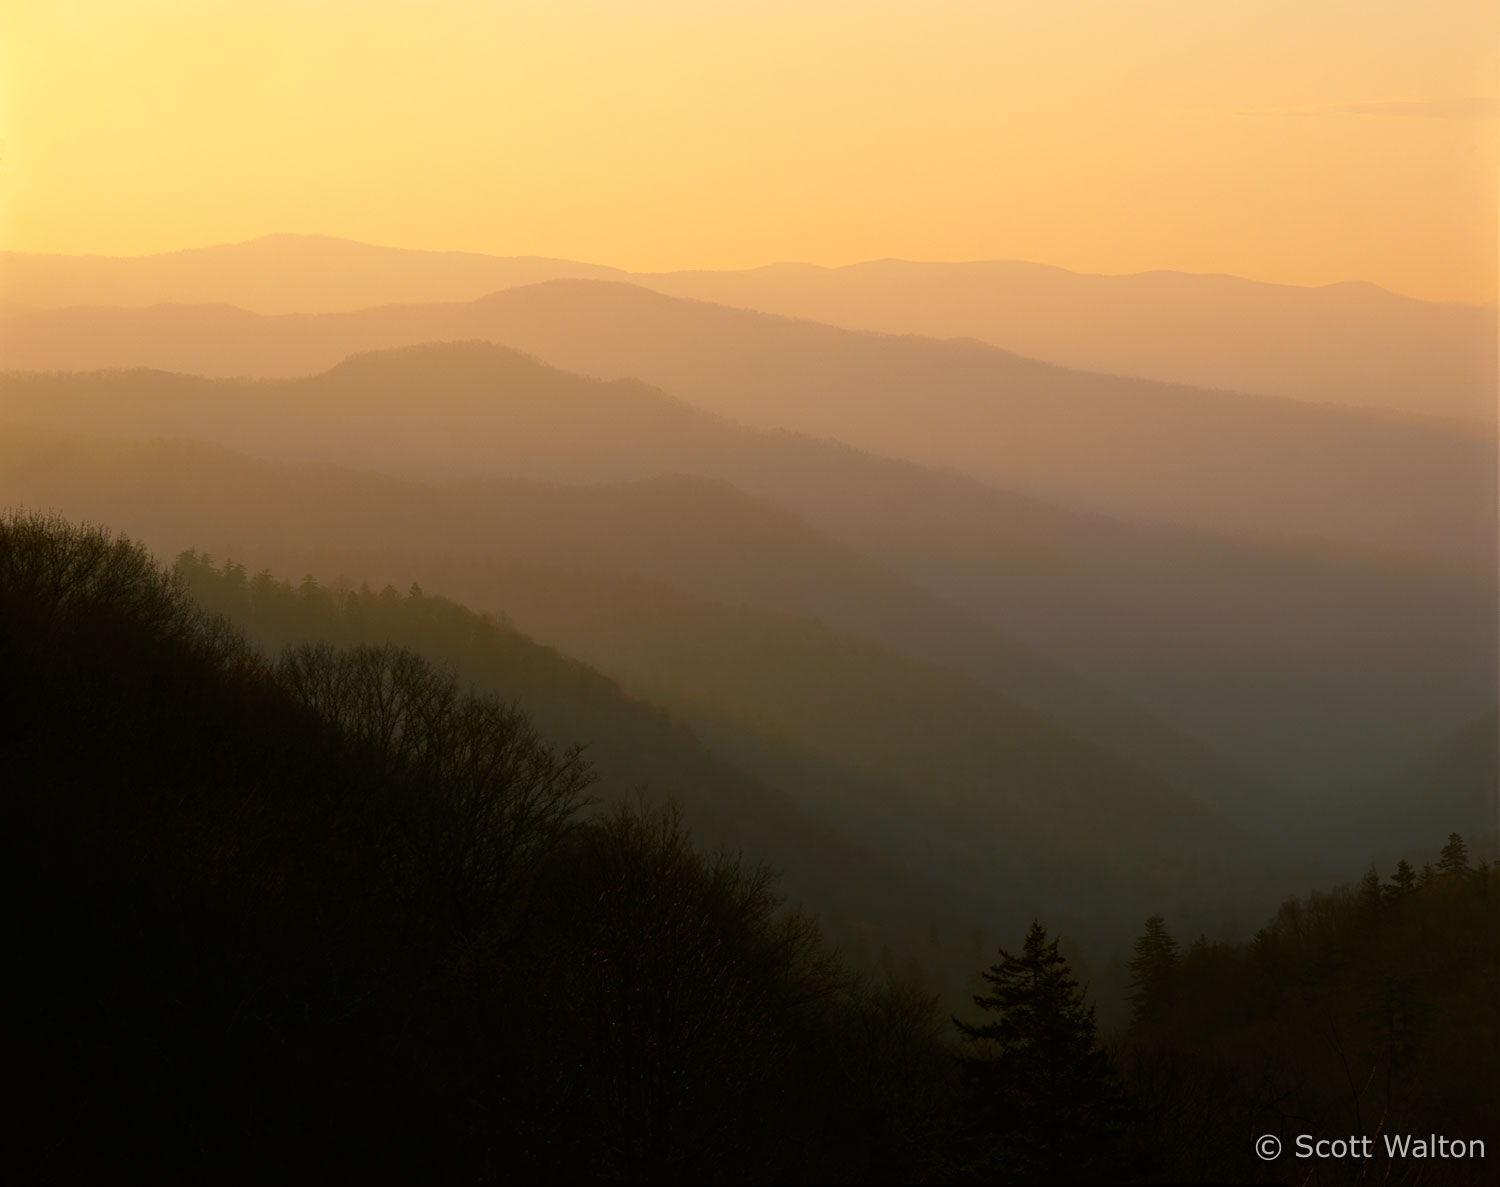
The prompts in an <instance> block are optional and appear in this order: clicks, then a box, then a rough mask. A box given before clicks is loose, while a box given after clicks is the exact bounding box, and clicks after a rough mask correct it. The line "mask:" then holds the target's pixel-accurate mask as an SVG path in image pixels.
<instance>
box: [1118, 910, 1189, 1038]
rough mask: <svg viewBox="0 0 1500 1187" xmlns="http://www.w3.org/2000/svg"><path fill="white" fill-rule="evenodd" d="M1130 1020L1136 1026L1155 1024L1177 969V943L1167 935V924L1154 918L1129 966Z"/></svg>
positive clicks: (1151, 919)
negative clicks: (1152, 1022)
mask: <svg viewBox="0 0 1500 1187" xmlns="http://www.w3.org/2000/svg"><path fill="white" fill-rule="evenodd" d="M1125 967H1126V968H1127V969H1128V970H1129V971H1130V984H1129V986H1128V987H1127V988H1128V990H1129V992H1128V997H1129V999H1130V1007H1131V1009H1130V1020H1131V1022H1132V1023H1133V1024H1134V1025H1137V1026H1140V1025H1142V1024H1144V1023H1147V1022H1151V1021H1154V1020H1155V1019H1156V1018H1159V1017H1160V1016H1161V1013H1162V1006H1163V1003H1164V1002H1165V1000H1166V995H1167V987H1168V984H1169V983H1170V981H1171V978H1172V973H1173V972H1174V971H1175V970H1176V968H1177V941H1176V940H1174V939H1173V938H1172V937H1171V936H1170V935H1169V934H1168V933H1167V925H1166V920H1164V919H1163V918H1162V917H1161V916H1160V915H1153V916H1151V918H1150V919H1148V920H1146V931H1145V933H1144V934H1143V935H1142V936H1141V938H1140V939H1138V940H1137V941H1136V942H1135V955H1134V956H1133V957H1132V958H1131V959H1130V960H1129V961H1128V962H1127V963H1126V965H1125Z"/></svg>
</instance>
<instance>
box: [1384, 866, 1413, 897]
mask: <svg viewBox="0 0 1500 1187" xmlns="http://www.w3.org/2000/svg"><path fill="white" fill-rule="evenodd" d="M1416 888H1417V871H1416V870H1414V869H1412V868H1411V862H1409V861H1407V860H1406V858H1404V857H1403V858H1402V859H1401V860H1400V861H1398V862H1397V863H1396V872H1395V873H1394V874H1392V875H1391V881H1390V885H1389V886H1387V887H1386V893H1387V894H1388V895H1389V896H1390V897H1391V898H1393V899H1401V898H1405V897H1406V896H1407V895H1409V894H1410V893H1411V892H1412V891H1414V890H1415V889H1416Z"/></svg>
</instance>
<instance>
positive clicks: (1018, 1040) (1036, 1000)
mask: <svg viewBox="0 0 1500 1187" xmlns="http://www.w3.org/2000/svg"><path fill="white" fill-rule="evenodd" d="M981 975H982V976H983V978H984V980H985V981H986V983H987V984H988V985H989V986H990V992H989V993H988V994H977V995H975V997H974V1004H975V1005H976V1006H978V1007H979V1008H980V1009H981V1010H985V1011H988V1012H990V1013H992V1014H994V1015H995V1016H996V1017H995V1019H994V1021H991V1022H986V1023H983V1024H981V1025H972V1024H970V1023H966V1022H963V1021H962V1020H960V1019H957V1018H955V1019H954V1024H955V1025H956V1026H957V1027H958V1031H959V1034H960V1035H962V1037H963V1038H964V1039H965V1040H966V1042H967V1043H969V1044H971V1048H970V1049H971V1050H972V1051H974V1052H975V1053H974V1054H969V1055H964V1056H961V1057H960V1059H961V1063H962V1066H963V1073H964V1083H965V1087H966V1088H967V1091H968V1098H967V1107H968V1118H967V1121H968V1124H967V1127H966V1129H967V1132H966V1134H965V1137H966V1139H967V1146H968V1149H967V1151H966V1152H967V1154H968V1157H967V1159H966V1160H965V1166H964V1167H963V1172H962V1173H963V1174H964V1176H965V1177H973V1178H975V1179H979V1180H983V1181H997V1180H998V1181H1012V1182H1048V1181H1078V1180H1090V1179H1098V1178H1103V1177H1114V1176H1115V1175H1117V1174H1118V1170H1119V1158H1120V1143H1119V1140H1118V1139H1119V1127H1120V1124H1121V1120H1122V1112H1123V1107H1122V1096H1121V1092H1120V1089H1119V1086H1118V1084H1117V1083H1116V1081H1115V1078H1114V1075H1113V1072H1112V1070H1111V1068H1110V1065H1109V1059H1108V1056H1107V1055H1106V1054H1105V1053H1104V1051H1102V1050H1101V1049H1100V1047H1099V1045H1098V1041H1097V1033H1096V1026H1095V1021H1094V1008H1093V1006H1092V1005H1089V1004H1088V1003H1087V1002H1086V1000H1085V996H1084V990H1083V988H1082V987H1081V986H1080V985H1079V984H1078V982H1077V980H1076V979H1075V978H1074V977H1073V974H1072V972H1071V971H1070V970H1069V968H1068V963H1067V961H1066V960H1065V959H1064V958H1063V956H1062V954H1061V953H1060V952H1059V951H1058V941H1057V940H1048V938H1047V929H1046V928H1044V927H1043V926H1042V925H1041V924H1040V923H1033V924H1032V925H1031V930H1030V932H1029V933H1028V934H1027V936H1026V945H1025V948H1024V949H1023V951H1022V953H1021V954H1020V955H1019V956H1016V955H1012V954H1011V953H1009V952H1007V951H1005V950H1004V949H1003V948H1002V949H1001V950H1000V962H999V963H998V964H995V965H992V966H991V967H990V968H988V969H986V970H985V971H984V973H983V974H981Z"/></svg>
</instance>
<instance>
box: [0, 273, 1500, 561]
mask: <svg viewBox="0 0 1500 1187" xmlns="http://www.w3.org/2000/svg"><path fill="white" fill-rule="evenodd" d="M459 339H482V340H486V341H491V342H497V343H500V344H503V345H506V346H510V347H513V348H516V349H519V350H522V351H525V352H527V353H530V354H532V355H535V356H537V357H539V358H541V359H543V360H545V361H546V362H548V363H549V364H551V365H553V366H556V367H560V368H563V369H565V370H569V371H574V372H578V373H582V374H586V375H594V376H599V377H601V378H606V379H625V378H633V379H639V380H644V381H645V382H647V383H652V384H655V385H657V386H658V387H661V388H663V389H664V390H666V391H667V392H670V393H671V394H672V395H674V396H676V397H678V398H680V399H683V400H686V401H688V402H689V403H690V404H693V405H695V406H697V407H699V408H702V409H705V410H708V411H711V412H715V413H718V414H719V415H722V416H726V417H728V418H729V419H731V420H735V421H738V422H740V423H742V424H746V425H749V426H752V427H757V428H765V429H790V430H793V431H795V432H800V433H805V434H809V435H812V436H816V437H831V438H834V439H837V440H842V441H846V442H848V443H849V444H851V445H854V446H856V447H858V448H860V449H863V450H866V451H868V452H872V453H876V454H883V455H886V456H892V457H902V458H906V459H909V460H912V461H917V462H921V463H923V464H925V465H928V466H936V467H942V468H946V469H950V470H957V471H960V472H962V473H966V474H969V475H972V476H973V477H976V478H979V479H981V480H983V481H986V482H990V483H993V484H995V485H999V486H1003V487H1006V488H1009V489H1012V490H1019V491H1024V492H1026V493H1029V494H1032V495H1034V496H1037V497H1039V498H1043V499H1045V500H1047V501H1051V502H1060V503H1063V504H1065V505H1068V506H1072V507H1076V508H1081V509H1094V510H1098V511H1104V512H1106V513H1107V514H1110V515H1114V516H1117V517H1121V518H1136V519H1153V520H1159V521H1165V522H1180V523H1187V524H1195V525H1197V526H1201V527H1208V528H1211V529H1214V530H1229V531H1248V532H1264V533H1271V534H1280V535H1288V534H1303V535H1311V536H1323V537H1327V538H1331V539H1347V540H1355V541H1366V542H1375V543H1385V544H1388V545H1391V546H1394V547H1400V548H1405V549H1409V550H1412V551H1418V552H1424V553H1429V554H1437V555H1446V556H1448V557H1458V558H1462V559H1464V560H1466V561H1467V562H1468V563H1470V564H1472V565H1474V566H1475V567H1477V568H1479V569H1483V570H1484V571H1486V572H1493V570H1494V566H1493V564H1491V562H1490V560H1489V553H1490V552H1492V551H1493V547H1494V540H1495V538H1496V535H1497V531H1496V522H1497V509H1496V481H1495V476H1496V472H1497V460H1496V450H1497V438H1496V434H1495V430H1494V426H1493V425H1486V424H1484V423H1482V422H1478V421H1454V420H1447V419H1441V418H1430V417H1429V418H1418V417H1411V416H1403V415H1402V414H1399V413H1393V412H1377V411H1366V410H1354V409H1343V408H1336V407H1332V406H1328V405H1318V404H1311V403H1307V402H1300V401H1293V400H1287V399H1280V398H1273V397H1258V396H1249V395H1243V394H1234V393H1227V392H1214V391H1205V390H1201V389H1193V388H1186V387H1181V386H1175V385H1170V384H1162V383H1153V382H1150V381H1146V380H1132V379H1120V378H1115V377H1110V376H1104V375H1096V374H1089V373H1085V372H1078V371H1069V370H1065V369H1062V368H1059V367H1054V366H1051V365H1048V364H1045V363H1038V362H1035V361H1032V360H1029V359H1024V358H1021V357H1019V356H1016V355H1013V354H1008V353H1006V352H1004V351H1001V350H998V349H996V348H993V347H989V346H985V345H981V344H967V345H966V344H963V343H954V342H940V341H937V340H935V339H931V338H920V337H912V336H905V337H901V336H891V335H881V334H871V333H864V332H856V331H850V330H841V329H837V328H833V327H829V326H825V325H821V324H819V323H816V322H809V321H799V320H795V319H791V318H785V317H779V316H772V315H768V314H761V313H754V312H749V311H745V310H740V309H734V308H730V307H728V306H722V305H712V304H707V303H703V302H697V301H688V300H683V299H680V298H673V297H666V296H662V295H661V294H658V293H654V292H651V291H649V290H646V289H642V288H640V287H638V286H632V285H624V284H617V283H609V282H601V281H579V280H560V281H551V282H547V283H544V284H539V285H530V286H525V287H520V288H512V289H507V290H504V291H502V292H498V293H495V294H492V295H491V296H489V297H486V298H484V299H482V300H480V301H474V302H469V303H466V304H448V305H421V306H390V307H385V308H380V309H369V310H363V311H360V312H358V313H348V314H328V315H323V316H317V317H312V316H307V317H304V316H283V317H275V318H264V317H258V316H255V315H251V314H246V313H244V312H243V311H238V310H218V311H215V310H207V309H204V308H201V307H191V308H190V307H158V308H155V309H145V310H68V311H62V312H58V313H47V314H40V313H39V314H29V315H22V316H20V317H13V318H5V319H0V357H3V358H4V360H5V361H6V363H7V365H8V366H10V367H13V368H21V367H29V368H34V369H56V368H60V369H80V368H82V369H88V368H97V367H132V366H153V367H158V368H162V369H166V370H174V371H184V372H190V373H199V374H211V375H247V374H248V375H263V376H266V375H269V376H291V375H306V374H310V373H315V372H319V371H322V370H325V369H327V368H330V367H334V366H335V365H337V363H338V362H339V361H340V360H342V359H343V358H345V357H346V356H348V355H349V354H351V353H355V352H359V351H364V350H369V349H379V348H389V347H396V346H407V345H416V344H419V343H427V342H443V341H452V340H459Z"/></svg>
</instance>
